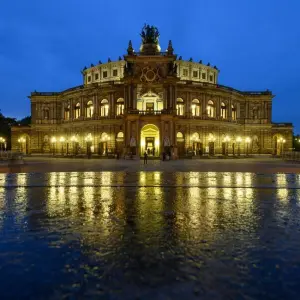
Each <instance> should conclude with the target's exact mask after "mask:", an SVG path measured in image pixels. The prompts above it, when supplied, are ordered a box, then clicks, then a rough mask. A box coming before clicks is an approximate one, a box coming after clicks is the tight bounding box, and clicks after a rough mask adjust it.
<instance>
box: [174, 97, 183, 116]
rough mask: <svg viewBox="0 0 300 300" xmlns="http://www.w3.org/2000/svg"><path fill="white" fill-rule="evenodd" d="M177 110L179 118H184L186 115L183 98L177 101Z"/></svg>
mask: <svg viewBox="0 0 300 300" xmlns="http://www.w3.org/2000/svg"><path fill="white" fill-rule="evenodd" d="M176 110H177V115H178V116H183V114H184V102H183V100H182V99H181V98H178V99H177V104H176Z"/></svg>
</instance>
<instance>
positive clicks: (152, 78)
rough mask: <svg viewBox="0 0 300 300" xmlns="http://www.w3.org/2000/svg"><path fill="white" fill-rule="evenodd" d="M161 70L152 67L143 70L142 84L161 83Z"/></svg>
mask: <svg viewBox="0 0 300 300" xmlns="http://www.w3.org/2000/svg"><path fill="white" fill-rule="evenodd" d="M160 79H161V75H160V68H159V67H156V68H152V67H150V66H147V67H144V68H143V69H142V74H141V76H140V80H141V81H142V82H157V81H160Z"/></svg>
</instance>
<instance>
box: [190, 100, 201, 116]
mask: <svg viewBox="0 0 300 300" xmlns="http://www.w3.org/2000/svg"><path fill="white" fill-rule="evenodd" d="M192 116H194V117H199V116H200V102H199V100H198V99H194V100H193V101H192Z"/></svg>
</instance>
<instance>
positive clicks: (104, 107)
mask: <svg viewBox="0 0 300 300" xmlns="http://www.w3.org/2000/svg"><path fill="white" fill-rule="evenodd" d="M108 108H109V105H108V101H107V100H106V99H103V100H102V101H101V105H100V115H101V117H107V116H108Z"/></svg>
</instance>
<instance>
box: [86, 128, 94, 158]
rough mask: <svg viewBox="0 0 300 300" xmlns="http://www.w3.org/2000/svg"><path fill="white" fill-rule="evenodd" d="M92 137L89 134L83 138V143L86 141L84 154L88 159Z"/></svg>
mask: <svg viewBox="0 0 300 300" xmlns="http://www.w3.org/2000/svg"><path fill="white" fill-rule="evenodd" d="M92 140H93V138H92V135H91V134H90V133H89V134H88V135H87V136H86V137H85V141H86V152H87V155H88V158H91V154H92V152H91V145H92Z"/></svg>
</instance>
